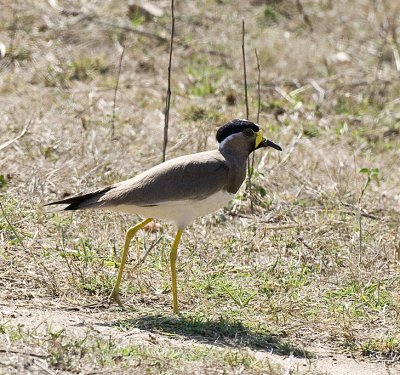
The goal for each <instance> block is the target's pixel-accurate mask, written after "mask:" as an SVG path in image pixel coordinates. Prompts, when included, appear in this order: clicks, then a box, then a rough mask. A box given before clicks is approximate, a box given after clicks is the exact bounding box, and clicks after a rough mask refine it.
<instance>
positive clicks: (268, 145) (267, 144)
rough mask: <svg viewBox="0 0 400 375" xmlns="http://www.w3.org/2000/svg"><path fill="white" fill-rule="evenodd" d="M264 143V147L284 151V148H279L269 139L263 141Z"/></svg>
mask: <svg viewBox="0 0 400 375" xmlns="http://www.w3.org/2000/svg"><path fill="white" fill-rule="evenodd" d="M263 143H264V145H263V146H264V147H272V148H274V149H275V150H278V151H282V147H281V146H279V145H277V144H276V143H274V142H272V141H270V140H269V139H265V140H264V141H263Z"/></svg>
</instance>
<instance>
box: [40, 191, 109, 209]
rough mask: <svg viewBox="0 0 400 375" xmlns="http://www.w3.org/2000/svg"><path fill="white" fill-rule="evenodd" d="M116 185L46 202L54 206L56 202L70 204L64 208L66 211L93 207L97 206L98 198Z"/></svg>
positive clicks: (47, 204)
mask: <svg viewBox="0 0 400 375" xmlns="http://www.w3.org/2000/svg"><path fill="white" fill-rule="evenodd" d="M113 188H114V186H107V187H106V188H103V189H99V190H96V191H94V192H92V193H87V194H83V195H75V196H74V197H70V198H66V199H62V200H60V201H55V202H50V203H46V204H45V206H53V205H56V204H67V205H68V206H67V207H65V208H63V210H65V211H69V210H79V209H83V208H91V207H93V208H94V207H96V206H97V204H96V203H97V201H98V198H100V197H102V196H103V195H104V194H105V193H107V192H108V191H110V190H111V189H113Z"/></svg>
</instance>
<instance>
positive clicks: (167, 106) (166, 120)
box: [162, 0, 175, 161]
mask: <svg viewBox="0 0 400 375" xmlns="http://www.w3.org/2000/svg"><path fill="white" fill-rule="evenodd" d="M174 33H175V14H174V0H171V40H170V45H169V63H168V88H167V96H166V98H165V113H164V142H163V151H162V161H165V154H166V152H167V143H168V125H169V109H170V105H171V64H172V50H173V45H174Z"/></svg>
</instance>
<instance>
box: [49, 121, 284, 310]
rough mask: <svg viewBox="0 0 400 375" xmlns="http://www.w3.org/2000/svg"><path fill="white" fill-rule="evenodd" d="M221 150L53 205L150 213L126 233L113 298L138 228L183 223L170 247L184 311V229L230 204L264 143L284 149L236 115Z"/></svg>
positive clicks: (221, 136)
mask: <svg viewBox="0 0 400 375" xmlns="http://www.w3.org/2000/svg"><path fill="white" fill-rule="evenodd" d="M216 138H217V141H218V143H219V147H218V149H217V150H213V151H205V152H199V153H197V154H192V155H185V156H181V157H178V158H176V159H172V160H168V161H166V162H164V163H162V164H159V165H157V166H155V167H153V168H151V169H149V170H147V171H145V172H143V173H141V174H139V175H138V176H136V177H133V178H131V179H129V180H126V181H123V182H120V183H117V184H115V185H111V186H107V187H105V188H103V189H99V190H96V191H94V192H92V193H88V194H83V195H78V196H74V197H71V198H67V199H63V200H60V201H56V202H51V203H49V204H48V205H55V204H63V205H66V207H64V208H63V209H64V210H86V209H105V210H111V211H120V212H127V213H134V214H138V215H141V216H144V217H146V218H147V219H145V220H144V221H142V222H141V223H139V224H137V225H135V226H134V227H132V228H130V229H129V230H128V231H127V232H126V237H125V245H124V250H123V253H122V257H121V264H120V266H119V270H118V275H117V280H116V281H115V285H114V288H113V291H112V292H111V295H110V298H111V299H114V300H115V301H116V302H117V303H118V304H120V305H121V301H120V299H119V286H120V283H121V279H122V273H123V270H124V266H125V262H126V259H127V254H128V250H129V244H130V242H131V240H132V238H133V237H134V236H135V234H136V232H137V231H138V230H139V229H141V228H143V227H144V226H145V225H147V224H148V223H150V222H151V221H153V220H154V219H161V220H166V221H168V222H172V223H173V224H175V225H176V226H177V229H178V231H177V234H176V237H175V240H174V243H173V245H172V249H171V252H170V256H169V257H170V267H171V279H172V280H171V282H172V288H171V289H172V298H173V311H174V313H178V312H179V309H178V295H177V285H176V259H177V250H178V244H179V241H180V239H181V235H182V231H183V230H184V229H185V227H186V226H187V225H189V224H190V223H192V222H193V220H194V219H195V218H197V217H199V216H202V215H206V214H209V213H212V212H214V211H216V210H218V209H219V208H221V207H224V206H225V205H226V204H227V203H228V202H229V200H230V199H232V198H233V196H234V194H235V193H236V192H237V191H238V190H239V188H240V185H241V184H242V183H243V181H244V179H245V176H246V161H247V158H248V156H249V155H250V154H251V153H252V152H253V151H255V150H257V149H259V148H262V147H272V148H275V149H276V150H280V151H281V150H282V149H281V147H280V146H278V145H277V144H275V143H273V142H271V141H270V140H268V139H266V138H264V137H263V134H262V130H261V129H260V127H259V126H258V125H257V124H254V123H252V122H250V121H247V120H238V119H235V120H233V121H231V122H228V123H227V124H225V125H223V126H222V127H221V128H219V129H218V131H217V137H216Z"/></svg>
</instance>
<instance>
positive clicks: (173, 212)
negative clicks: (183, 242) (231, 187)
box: [107, 191, 234, 229]
mask: <svg viewBox="0 0 400 375" xmlns="http://www.w3.org/2000/svg"><path fill="white" fill-rule="evenodd" d="M233 197H234V195H233V194H231V193H228V192H226V191H219V192H217V193H214V194H213V195H210V196H209V197H207V198H206V199H203V200H191V201H189V200H184V201H168V202H161V203H158V205H157V206H149V207H140V206H133V205H119V206H115V207H107V209H109V210H111V211H119V212H126V213H134V214H138V215H141V216H144V217H148V218H154V219H161V220H165V221H168V222H170V223H174V224H175V225H176V226H177V227H179V228H181V229H183V228H185V227H186V226H187V225H189V224H191V223H192V222H193V220H194V219H196V218H197V217H199V216H204V215H207V214H210V213H212V212H215V211H217V210H218V209H220V208H222V207H224V206H225V205H226V204H227V203H228V202H229V201H230V200H231V199H232V198H233Z"/></svg>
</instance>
